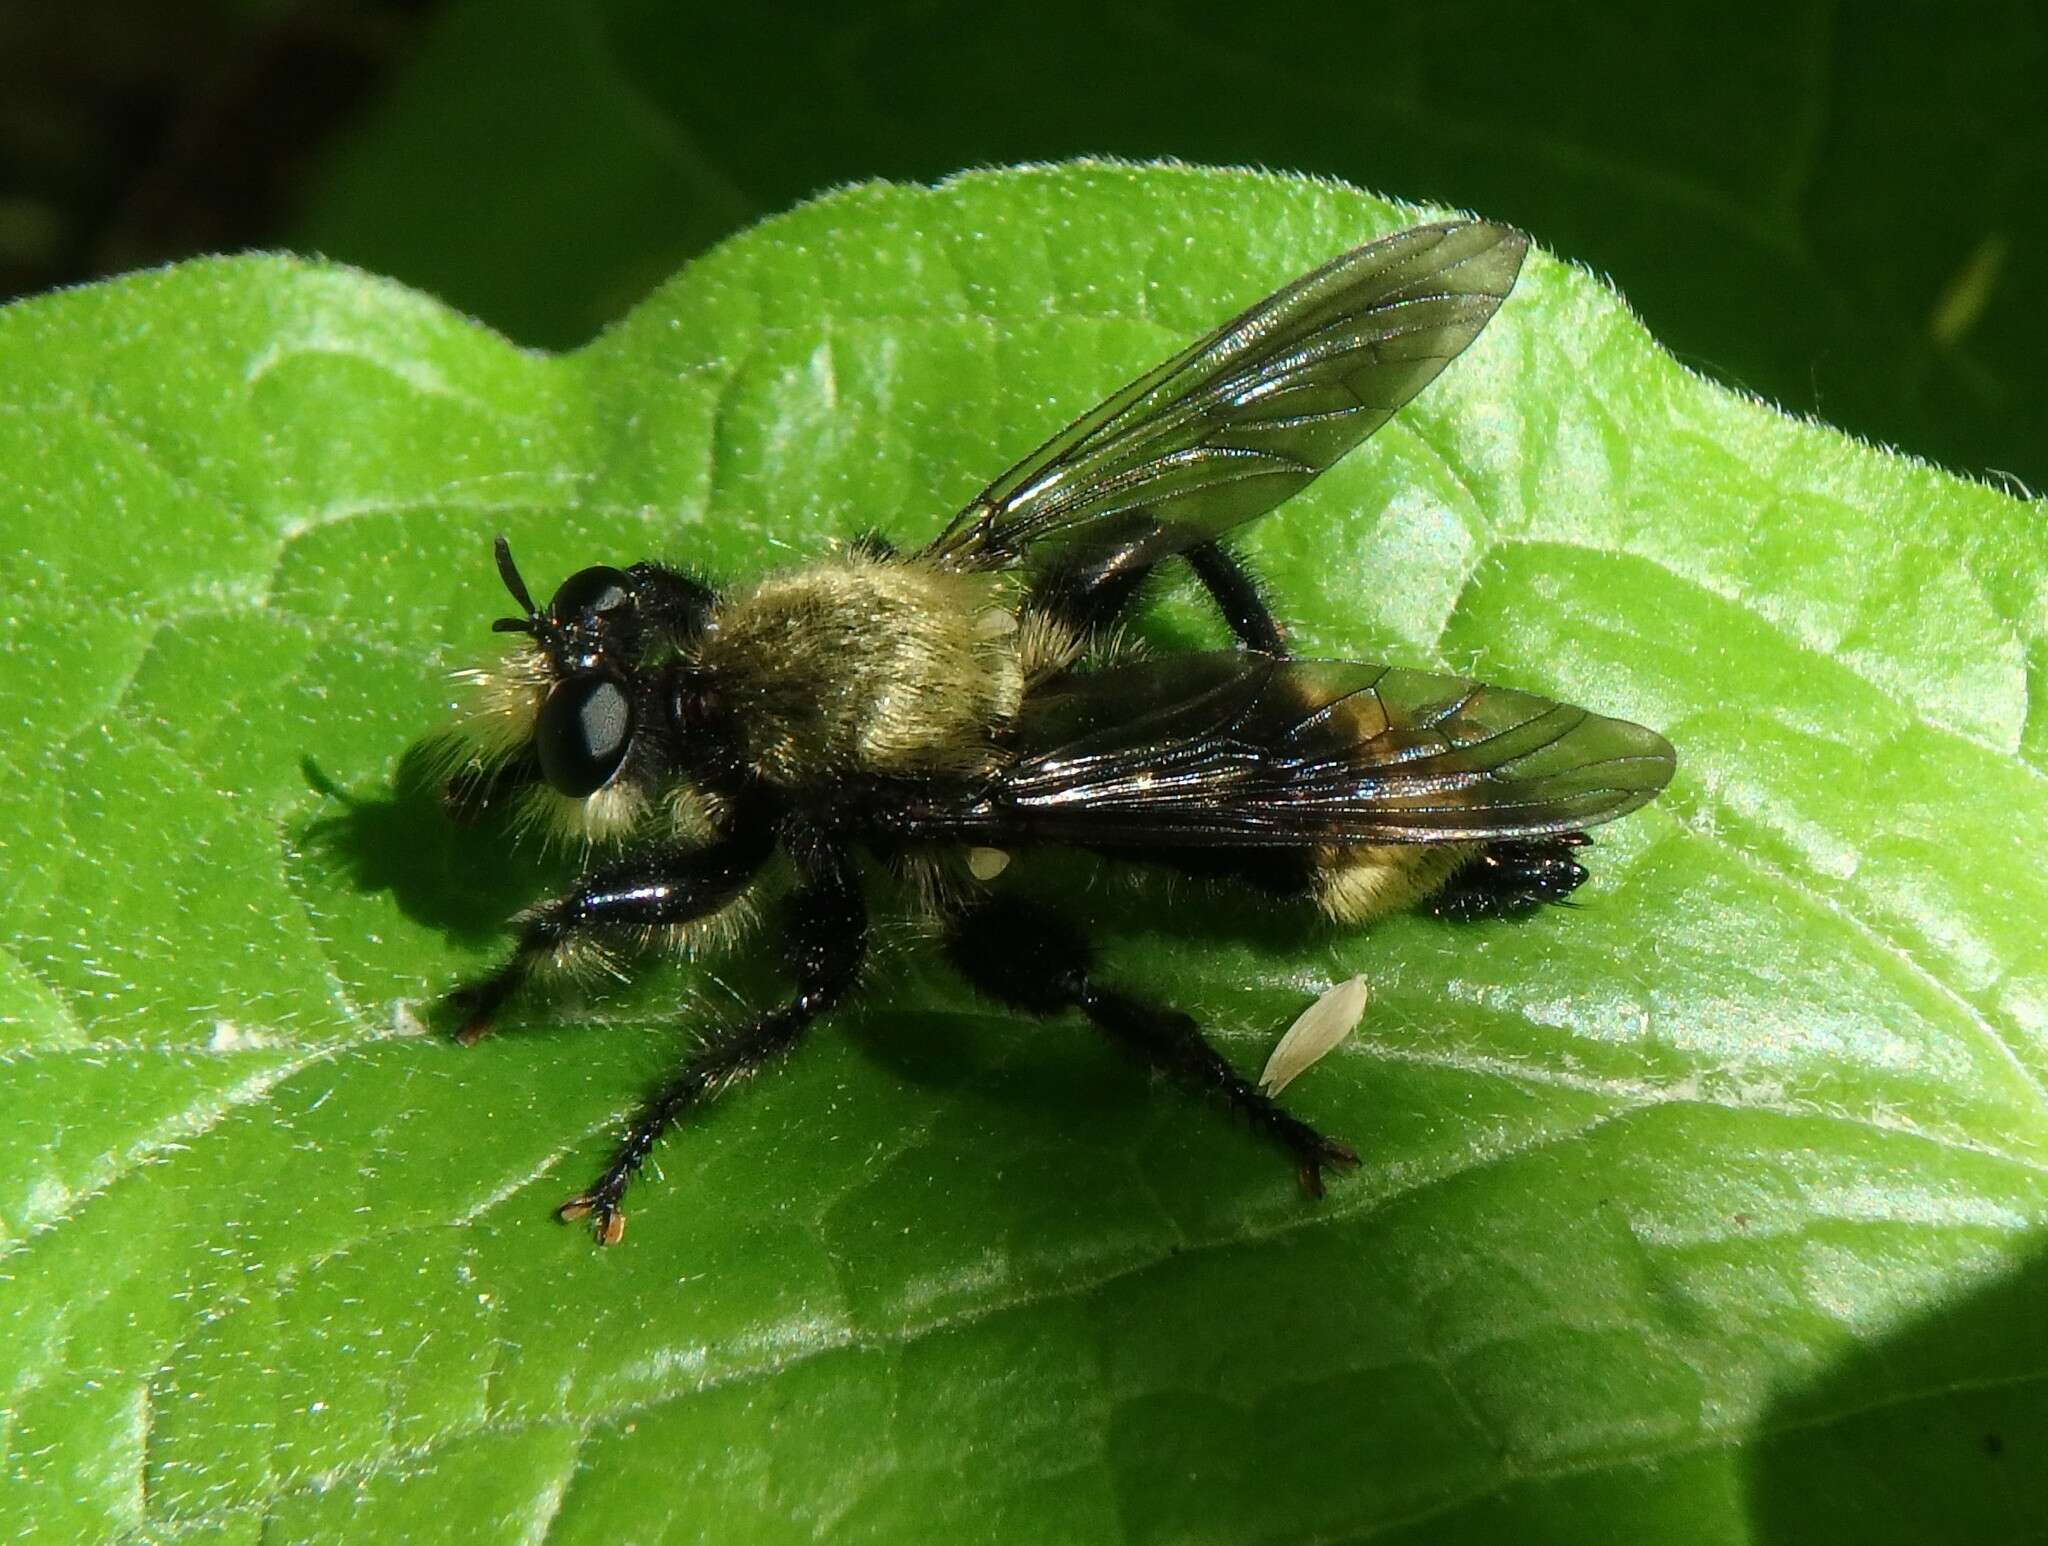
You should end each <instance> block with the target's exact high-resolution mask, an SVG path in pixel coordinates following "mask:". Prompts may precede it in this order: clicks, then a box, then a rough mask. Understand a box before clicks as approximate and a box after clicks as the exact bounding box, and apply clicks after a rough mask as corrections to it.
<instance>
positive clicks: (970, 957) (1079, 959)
mask: <svg viewBox="0 0 2048 1546" xmlns="http://www.w3.org/2000/svg"><path fill="white" fill-rule="evenodd" d="M947 951H948V954H949V955H950V957H951V958H952V961H953V964H954V965H955V966H956V967H958V968H959V970H960V972H961V974H962V975H963V976H965V977H966V978H967V980H968V981H969V982H971V983H973V984H974V986H975V987H976V988H978V989H980V990H981V991H982V992H983V993H986V994H987V995H988V996H989V997H990V998H992V999H995V1000H996V1001H998V1002H999V1003H1003V1004H1008V1005H1010V1006H1012V1007H1013V1008H1016V1009H1022V1010H1025V1011H1027V1012H1028V1013H1031V1014H1035V1015H1052V1014H1058V1013H1060V1012H1061V1011H1062V1010H1066V1009H1078V1010H1080V1011H1081V1012H1082V1013H1083V1014H1085V1015H1086V1016H1087V1017H1088V1018H1089V1019H1090V1020H1092V1021H1093V1022H1094V1023H1095V1025H1096V1028H1097V1029H1099V1030H1100V1031H1102V1032H1103V1034H1104V1035H1106V1036H1108V1037H1109V1039H1110V1040H1111V1041H1113V1042H1114V1043H1116V1045H1117V1046H1119V1047H1121V1048H1123V1050H1124V1051H1125V1052H1127V1053H1129V1054H1130V1055H1131V1056H1132V1057H1134V1058H1136V1059H1137V1060H1138V1061H1139V1062H1141V1063H1143V1064H1145V1065H1146V1066H1147V1067H1149V1068H1153V1069H1156V1070H1158V1071H1159V1072H1160V1073H1163V1074H1165V1075H1167V1076H1168V1077H1169V1078H1171V1079H1173V1080H1175V1081H1176V1082H1177V1083H1179V1084H1181V1085H1184V1086H1186V1087H1187V1088H1188V1089H1191V1090H1194V1091H1197V1092H1199V1093H1201V1094H1205V1095H1209V1096H1211V1097H1213V1098H1215V1099H1217V1100H1220V1101H1221V1102H1222V1103H1223V1104H1224V1105H1225V1106H1227V1107H1229V1108H1230V1109H1231V1110H1232V1111H1235V1112H1237V1113H1239V1114H1240V1115H1242V1116H1243V1117H1244V1118H1245V1119H1246V1120H1247V1121H1249V1122H1250V1123H1251V1125H1252V1129H1253V1131H1255V1132H1257V1133H1260V1134H1262V1135H1263V1136H1265V1137H1266V1138H1268V1139H1270V1140H1271V1141H1272V1142H1274V1143H1277V1144H1278V1145H1279V1146H1280V1147H1281V1148H1283V1149H1285V1150H1286V1151H1287V1153H1288V1154H1289V1155H1291V1156H1292V1157H1293V1160H1294V1164H1295V1170H1296V1173H1297V1174H1298V1175H1299V1176H1300V1178H1301V1187H1302V1190H1303V1191H1305V1192H1307V1193H1308V1194H1309V1195H1310V1196H1311V1197H1320V1196H1322V1195H1323V1167H1324V1166H1325V1165H1334V1166H1336V1167H1338V1168H1339V1169H1343V1170H1349V1169H1351V1168H1352V1167H1354V1166H1356V1165H1357V1163H1358V1155H1357V1154H1356V1153H1354V1152H1353V1151H1352V1150H1351V1149H1350V1148H1349V1147H1347V1146H1346V1145H1344V1144H1341V1143H1338V1142H1336V1141H1335V1140H1334V1139H1330V1138H1325V1137H1324V1136H1323V1135H1322V1134H1321V1133H1319V1132H1317V1131H1316V1130H1315V1129H1314V1128H1312V1127H1310V1126H1309V1125H1308V1124H1307V1123H1306V1122H1303V1121H1300V1120H1299V1119H1297V1118H1295V1117H1293V1116H1290V1115H1289V1114H1288V1113H1287V1112H1286V1111H1284V1110H1283V1109H1281V1107H1280V1106H1279V1104H1278V1103H1277V1102H1275V1101H1274V1100H1273V1099H1272V1098H1271V1097H1269V1096H1268V1095H1266V1094H1265V1092H1264V1091H1262V1090H1260V1089H1259V1088H1258V1086H1256V1085H1255V1084H1253V1083H1252V1082H1251V1081H1250V1080H1249V1079H1247V1078H1245V1077H1244V1075H1242V1074H1240V1073H1239V1072H1238V1071H1237V1070H1236V1069H1235V1068H1233V1067H1232V1066H1231V1065H1230V1063H1229V1061H1228V1060H1227V1059H1225V1058H1224V1056H1223V1055H1222V1054H1221V1053H1220V1052H1218V1051H1217V1050H1216V1049H1215V1048H1214V1047H1212V1046H1210V1045H1209V1043H1208V1042H1207V1041H1206V1040H1205V1039H1204V1038H1203V1036H1202V1032H1201V1028H1200V1027H1199V1026H1198V1025H1196V1024H1195V1022H1194V1020H1193V1019H1192V1018H1191V1017H1189V1016H1187V1015H1184V1014H1182V1013H1181V1012H1180V1011H1178V1010H1175V1009H1163V1008H1160V1007H1158V1006H1156V1005H1152V1004H1146V1003H1143V1002H1141V1001H1140V1000H1138V999H1134V998H1131V997H1129V996H1128V995H1126V994H1123V993H1119V992H1117V991H1115V990H1114V989H1111V988H1105V987H1103V986H1101V985H1100V984H1099V983H1097V982H1096V981H1095V979H1094V975H1093V971H1092V966H1093V956H1094V952H1093V951H1092V950H1090V949H1089V946H1088V942H1087V941H1086V940H1085V939H1083V938H1082V937H1081V934H1080V932H1079V931H1078V930H1076V929H1074V928H1073V927H1072V926H1071V925H1069V924H1068V923H1066V922H1065V921H1064V920H1062V919H1060V918H1057V917H1055V916H1053V915H1052V914H1051V913H1048V912H1045V911H1043V910H1042V909H1039V908H1035V907H1030V906H1027V905H1025V904H1023V903H1020V902H1014V901H999V902H993V903H990V904H988V905H987V906H985V907H981V908H978V909H977V910H975V911H974V912H971V913H969V914H967V915H966V916H965V917H963V918H962V919H960V920H959V922H958V923H957V924H956V925H955V927H954V931H953V935H952V938H951V939H950V940H949V942H948V945H947Z"/></svg>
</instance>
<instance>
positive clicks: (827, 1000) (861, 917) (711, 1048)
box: [557, 848, 867, 1245]
mask: <svg viewBox="0 0 2048 1546" xmlns="http://www.w3.org/2000/svg"><path fill="white" fill-rule="evenodd" d="M795 857H796V858H797V861H798V863H797V868H798V874H799V876H800V881H799V884H798V886H797V889H796V890H795V892H793V893H792V894H791V896H790V898H789V901H788V904H787V907H788V911H787V915H786V917H785V919H784V924H783V943H782V954H783V961H784V964H785V965H786V966H787V968H788V969H789V974H790V977H791V978H792V979H793V981H794V983H795V987H796V991H795V992H794V993H793V994H792V995H791V996H790V999H789V1001H788V1002H787V1003H785V1004H782V1005H780V1006H778V1007H777V1008H774V1009H771V1010H768V1011H766V1012H765V1013H763V1014H760V1015H757V1016H756V1017H755V1018H754V1019H752V1020H750V1021H748V1022H747V1023H745V1024H744V1025H740V1026H736V1027H733V1028H732V1029H730V1030H727V1031H725V1032H723V1033H721V1034H719V1035H717V1036H715V1037H713V1038H712V1039H711V1040H709V1041H708V1042H706V1043H705V1044H704V1046H703V1047H702V1048H700V1049H699V1050H698V1052H697V1053H696V1054H695V1055H694V1056H692V1057H691V1058H690V1059H689V1060H688V1061H687V1062H685V1063H684V1064H683V1067H682V1069H681V1070H680V1071H679V1072H678V1073H677V1074H676V1075H675V1077H674V1078H673V1079H671V1080H670V1081H669V1082H668V1084H667V1085H666V1086H664V1087H663V1088H662V1090H661V1091H660V1092H659V1093H658V1094H656V1095H655V1097H654V1098H653V1099H652V1100H650V1101H649V1102H648V1103H647V1104H646V1105H644V1106H642V1107H641V1108H640V1111H639V1114H638V1115H636V1116H635V1117H634V1119H633V1123H632V1125H631V1126H630V1127H629V1128H627V1130H626V1134H625V1136H624V1137H623V1138H621V1139H620V1140H619V1146H618V1147H617V1148H616V1149H615V1150H613V1151H612V1158H611V1163H610V1164H608V1165H606V1166H605V1168H604V1171H603V1173H602V1174H601V1175H599V1176H598V1178H597V1180H596V1181H595V1182H594V1183H592V1185H591V1186H590V1188H589V1189H588V1190H587V1191H583V1192H579V1193H577V1194H576V1195H575V1196H574V1197H571V1198H570V1199H569V1200H568V1201H567V1202H565V1203H563V1204H562V1206H561V1207H560V1208H559V1209H558V1210H557V1212H558V1214H559V1216H560V1217H561V1218H563V1219H565V1220H570V1221H574V1220H577V1219H588V1220H589V1221H590V1228H591V1232H592V1233H593V1234H594V1235H596V1236H597V1239H598V1241H599V1243H600V1244H603V1245H615V1244H617V1243H618V1240H619V1237H620V1236H622V1235H623V1234H625V1232H626V1216H625V1214H624V1213H622V1212H621V1211H620V1210H619V1199H620V1198H622V1197H623V1196H624V1195H625V1192H626V1187H627V1185H628V1184H629V1183H630V1182H631V1181H632V1179H633V1176H634V1174H635V1173H636V1172H637V1171H638V1170H639V1169H640V1167H641V1165H643V1164H644V1163H645V1162H646V1160H647V1156H648V1154H649V1153H651V1152H652V1151H653V1148H654V1146H655V1144H656V1143H657V1142H659V1141H660V1139H661V1136H662V1134H663V1133H665V1132H667V1131H668V1130H669V1129H670V1128H671V1127H673V1126H675V1124H676V1123H677V1122H679V1121H681V1120H682V1118H683V1117H684V1116H686V1115H687V1114H688V1113H689V1112H691V1111H693V1110H695V1109H696V1108H697V1107H699V1106H702V1105H704V1104H706V1103H707V1102H709V1101H711V1100H714V1099H716V1098H717V1097H718V1096H720V1095H722V1094H724V1093H725V1092H726V1091H727V1090H729V1089H731V1088H732V1087H733V1086H734V1085H735V1084H737V1083H739V1082H740V1081H741V1080H743V1079H745V1078H746V1077H747V1076H748V1075H749V1074H752V1073H754V1072H756V1071H758V1070H759V1069H761V1068H762V1067H764V1066H765V1065H767V1064H769V1063H772V1062H774V1061H775V1060H776V1059H778V1058H781V1057H783V1056H784V1055H785V1054H787V1053H789V1052H790V1051H791V1050H792V1049H794V1048H795V1046H796V1044H797V1043H798V1042H799V1041H800V1040H802V1039H803V1034H804V1032H805V1031H806V1030H808V1029H809V1028H810V1024H811V1022H812V1021H813V1020H814V1019H816V1018H817V1017H818V1016H819V1015H821V1014H823V1013H825V1011H826V1010H828V1009H831V1008H832V1007H833V1006H834V1005H836V1004H838V1003H839V1002H840V1000H841V999H843V998H844V997H845V996H846V994H847V992H848V991H849V990H850V989H851V988H852V987H853V984H854V981H855V979H856V978H858V977H859V975H860V968H861V963H862V961H863V960H864V959H865V957H866V955H867V909H866V906H865V904H864V903H863V901H862V900H861V894H860V885H859V880H858V877H857V876H856V874H855V871H854V867H853V863H852V861H851V859H850V858H849V857H848V856H847V855H846V854H845V853H844V852H843V851H841V850H838V849H823V848H820V849H818V850H815V851H813V852H810V853H798V854H796V855H795Z"/></svg>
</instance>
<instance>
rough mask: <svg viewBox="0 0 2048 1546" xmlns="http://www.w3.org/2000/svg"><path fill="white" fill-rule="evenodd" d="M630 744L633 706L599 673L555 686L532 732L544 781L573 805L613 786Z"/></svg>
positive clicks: (624, 691)
mask: <svg viewBox="0 0 2048 1546" xmlns="http://www.w3.org/2000/svg"><path fill="white" fill-rule="evenodd" d="M632 740H633V705H632V702H631V700H630V699H628V698H627V697H626V690H625V688H623V687H621V686H620V685H619V684H618V683H617V682H616V681H615V680H613V679H612V678H611V677H608V676H601V675H599V674H598V673H596V672H584V673H583V674H581V675H578V676H572V677H568V678H566V679H565V680H563V681H560V682H557V683H556V684H555V686H554V688H553V689H552V690H551V691H550V692H549V693H548V696H547V701H546V702H545V703H543V704H542V705H541V706H540V720H539V722H538V723H537V724H536V725H535V726H534V750H535V752H537V753H538V754H539V756H540V771H541V774H542V776H543V777H545V778H546V779H547V781H548V782H549V783H550V784H551V785H553V786H554V788H555V790H556V791H557V792H558V793H560V794H565V795H568V796H569V797H570V798H571V799H574V800H580V799H582V798H583V797H584V796H585V795H593V794H596V793H597V792H598V790H600V789H602V788H604V786H605V785H606V784H609V783H610V782H611V781H612V778H613V776H614V775H615V774H617V772H618V771H619V764H620V763H622V762H624V761H625V760H626V748H627V746H628V745H630V744H631V743H632Z"/></svg>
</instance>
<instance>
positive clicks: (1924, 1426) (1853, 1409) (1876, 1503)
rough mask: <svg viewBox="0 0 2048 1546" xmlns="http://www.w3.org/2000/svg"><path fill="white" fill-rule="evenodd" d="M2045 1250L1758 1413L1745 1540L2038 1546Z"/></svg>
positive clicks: (2046, 1447)
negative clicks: (2027, 1544)
mask: <svg viewBox="0 0 2048 1546" xmlns="http://www.w3.org/2000/svg"><path fill="white" fill-rule="evenodd" d="M2044 1310H2048V1244H2038V1243H2037V1245H2036V1248H2035V1250H2034V1253H2033V1254H2032V1256H2031V1257H2029V1258H2028V1260H2027V1261H2026V1263H2025V1264H2024V1265H2023V1266H2021V1267H2020V1268H2019V1269H2017V1270H2016V1271H2014V1272H2011V1273H2009V1274H2007V1275H2004V1276H2001V1277H1999V1278H1997V1279H1995V1280H1993V1281H1991V1282H1989V1283H1987V1284H1984V1285H1982V1286H1980V1287H1979V1288H1977V1289H1976V1290H1975V1291H1974V1292H1972V1293H1970V1294H1969V1295H1968V1296H1966V1297H1964V1298H1962V1299H1960V1300H1958V1301H1956V1302H1954V1303H1951V1304H1947V1305H1945V1306H1943V1307H1942V1308H1940V1309H1938V1310H1936V1311H1934V1312H1932V1313H1931V1314H1928V1315H1925V1316H1923V1317H1920V1318H1918V1319H1916V1320H1914V1321H1911V1322H1909V1323H1908V1324H1907V1325H1905V1326H1903V1327H1902V1328H1900V1329H1899V1330H1897V1331H1895V1332H1893V1333H1892V1334H1890V1335H1889V1336H1885V1337H1881V1338H1878V1339H1877V1340H1875V1341H1872V1342H1870V1343H1868V1344H1866V1345H1863V1346H1861V1347H1858V1348H1857V1349H1856V1350H1855V1351H1854V1352H1852V1353H1850V1354H1849V1355H1848V1356H1847V1357H1845V1358H1843V1359H1842V1360H1841V1361H1840V1362H1839V1363H1837V1364H1835V1365H1833V1366H1831V1367H1830V1368H1828V1369H1826V1370H1824V1371H1823V1372H1822V1373H1821V1374H1820V1375H1819V1376H1818V1377H1817V1378H1815V1379H1814V1380H1813V1381H1812V1382H1810V1383H1808V1384H1805V1385H1802V1386H1799V1387H1798V1388H1796V1389H1793V1390H1791V1391H1789V1392H1787V1393H1786V1394H1784V1395H1782V1396H1780V1397H1779V1398H1778V1400H1777V1401H1776V1402H1774V1403H1773V1405H1772V1407H1771V1410H1770V1411H1769V1413H1768V1414H1767V1415H1766V1416H1765V1418H1764V1420H1763V1423H1762V1424H1761V1427H1760V1431H1761V1432H1762V1433H1763V1434H1765V1435H1768V1437H1765V1438H1763V1439H1761V1440H1760V1441H1758V1443H1757V1444H1756V1446H1755V1451H1754V1456H1755V1458H1754V1459H1753V1460H1752V1462H1751V1464H1750V1468H1749V1479H1748V1480H1749V1486H1748V1491H1749V1498H1750V1511H1751V1516H1752V1518H1753V1520H1754V1521H1755V1539H1756V1540H1757V1541H1759V1542H1769V1543H1771V1546H1807V1543H1810V1542H1814V1541H1855V1542H1857V1543H1859V1546H1886V1543H1890V1542H1897V1543H1899V1546H1905V1543H1907V1542H1912V1543H1914V1546H1924V1543H1932V1542H1956V1543H1965V1542H1968V1543H1975V1542H1990V1541H2037V1540H2042V1539H2048V1399H2044V1396H2048V1314H2044Z"/></svg>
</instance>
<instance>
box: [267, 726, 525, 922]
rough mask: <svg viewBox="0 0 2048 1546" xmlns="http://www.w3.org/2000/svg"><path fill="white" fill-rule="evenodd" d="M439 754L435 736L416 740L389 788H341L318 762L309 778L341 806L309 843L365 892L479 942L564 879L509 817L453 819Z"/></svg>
mask: <svg viewBox="0 0 2048 1546" xmlns="http://www.w3.org/2000/svg"><path fill="white" fill-rule="evenodd" d="M440 766H441V763H440V759H439V758H438V757H437V756H436V754H435V748H434V746H433V745H432V743H430V742H424V741H423V742H418V743H415V744H414V745H413V746H411V747H409V748H408V749H407V751H406V753H405V755H404V756H403V757H402V758H401V759H400V760H399V764H398V768H397V770H396V772H395V773H394V774H393V775H392V780H391V787H390V791H389V792H388V793H387V794H381V795H372V796H369V797H364V796H360V795H355V794H351V793H349V792H348V791H346V790H343V789H341V788H340V787H338V786H337V785H336V784H335V783H334V782H333V781H332V780H331V779H329V778H328V777H327V776H326V775H325V774H324V773H322V772H321V771H320V769H319V768H318V767H317V766H315V765H314V764H313V763H312V762H311V761H307V762H305V763H303V764H302V768H303V771H304V773H305V777H306V782H307V783H308V784H309V785H311V786H312V788H313V789H314V790H315V791H317V792H318V793H319V794H320V795H321V796H322V797H323V798H326V799H329V800H333V801H335V802H337V803H339V804H340V805H341V807H342V810H341V813H340V814H339V815H336V816H330V817H323V818H320V819H318V820H315V821H314V822H312V823H311V824H310V825H309V826H308V827H307V829H306V831H305V833H304V834H303V836H304V841H305V844H306V847H307V849H308V850H309V851H310V852H311V853H313V854H315V855H316V856H318V857H319V858H321V859H322V860H323V861H325V862H327V863H329V864H331V865H333V866H334V867H335V868H336V869H337V870H339V871H340V872H341V873H343V874H344V875H345V876H346V877H347V880H348V883H349V884H350V885H351V886H353V887H354V888H355V889H357V890H359V891H366V892H388V893H389V894H390V896H391V899H392V900H393V901H394V902H395V903H397V905H398V908H399V910H400V911H401V912H403V913H404V914H405V915H406V917H408V918H410V919H412V920H413V921H414V922H416V923H422V924H425V925H427V926H428V927H430V928H434V929H439V930H441V931H442V932H444V933H446V934H447V935H448V936H449V938H450V939H451V940H452V941H454V942H455V943H457V944H461V945H465V946H474V945H480V944H484V943H487V942H489V941H492V940H496V939H500V938H502V937H503V936H504V933H505V928H506V920H507V919H508V918H509V917H511V915H512V914H513V913H515V912H517V911H518V910H519V909H520V908H522V907H525V906H526V905H528V904H529V903H530V902H532V901H533V900H535V899H536V898H537V897H540V896H542V895H545V894H546V893H547V891H548V888H549V886H550V884H551V883H552V882H555V881H558V879H559V875H558V873H557V871H558V870H559V866H558V865H552V864H549V863H547V862H544V861H543V859H542V857H541V855H540V853H539V851H538V845H535V844H530V843H528V844H515V843H513V842H512V841H510V834H509V832H508V831H507V830H506V824H505V821H504V818H503V817H502V816H501V815H497V814H493V815H491V816H488V817H486V818H484V819H483V820H481V821H479V822H477V823H474V824H464V823H461V822H458V821H456V820H454V819H453V818H452V817H451V816H450V815H449V812H448V809H447V806H446V803H445V801H444V799H443V797H442V784H441V778H440Z"/></svg>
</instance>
